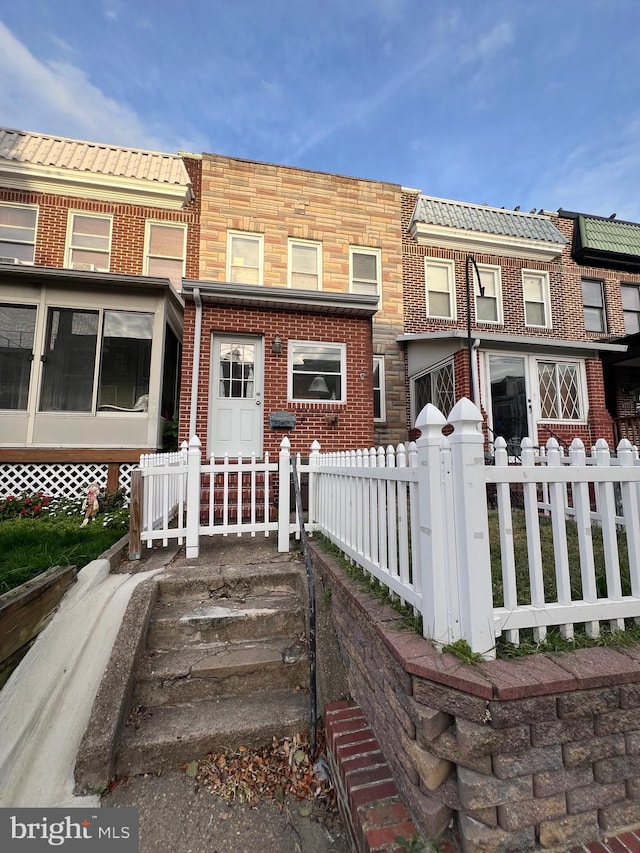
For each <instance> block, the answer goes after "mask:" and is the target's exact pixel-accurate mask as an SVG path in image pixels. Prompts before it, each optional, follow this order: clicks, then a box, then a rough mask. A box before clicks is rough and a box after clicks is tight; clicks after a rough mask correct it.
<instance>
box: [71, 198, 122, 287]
mask: <svg viewBox="0 0 640 853" xmlns="http://www.w3.org/2000/svg"><path fill="white" fill-rule="evenodd" d="M76 216H84V217H86V218H87V219H105V220H107V221H108V223H109V248H108V249H107V251H106V252H103V251H102V250H101V249H83V247H82V246H74V245H73V220H74V217H76ZM112 241H113V215H112V214H110V213H96V212H95V211H93V210H70V211H69V215H68V217H67V237H66V241H65V252H64V257H65V267H66V268H67V269H74V267H73V263H74V262H73V261H72V260H71V258H72V256H73V250H74V249H77V250H78V251H83V250H84V251H89V252H90V251H94V252H99V253H100V254H102V255H105V256H106V259H107V265H106V267H96V270H99V271H102V272H109V271H110V270H111V248H112Z"/></svg>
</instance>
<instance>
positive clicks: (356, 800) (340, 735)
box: [324, 700, 456, 853]
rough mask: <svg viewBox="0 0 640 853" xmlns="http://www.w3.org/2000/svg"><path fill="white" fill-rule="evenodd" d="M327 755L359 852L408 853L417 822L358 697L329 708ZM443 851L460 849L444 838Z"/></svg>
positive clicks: (451, 852) (349, 831)
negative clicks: (403, 842) (404, 845)
mask: <svg viewBox="0 0 640 853" xmlns="http://www.w3.org/2000/svg"><path fill="white" fill-rule="evenodd" d="M324 723H325V732H326V742H327V755H328V760H329V766H330V768H331V774H332V778H333V782H334V785H335V788H336V794H337V798H338V806H339V809H340V815H341V817H342V821H343V823H344V826H345V830H346V832H347V834H348V836H349V838H350V841H351V844H352V847H353V849H354V850H356V851H357V853H374V851H390V853H403V850H405V849H406V848H404V847H402V845H401V844H400V843H399V842H398V840H397V839H398V838H400V839H403V840H405V841H407V842H409V841H410V840H411V839H412V838H413V836H414V834H415V833H416V826H415V824H414V822H413V820H412V819H411V816H410V815H409V812H408V811H407V808H406V806H405V804H404V802H403V800H402V797H401V795H400V792H399V791H398V788H397V786H396V783H395V782H394V780H393V774H392V772H391V769H390V767H389V765H388V764H387V761H386V759H385V757H384V755H383V753H382V751H381V749H380V744H379V743H378V741H377V739H376V737H375V735H374V733H373V730H372V729H371V726H370V725H369V724H368V722H367V720H366V718H365V716H364V714H363V712H362V709H361V708H360V706H359V705H358V704H357V703H356V702H353V701H349V700H347V701H341V702H333V703H331V704H329V705H326V706H325V709H324ZM438 850H439V853H456V848H455V847H454V846H453V845H452V844H451V842H449V841H446V840H445V841H441V842H440V843H439V846H438Z"/></svg>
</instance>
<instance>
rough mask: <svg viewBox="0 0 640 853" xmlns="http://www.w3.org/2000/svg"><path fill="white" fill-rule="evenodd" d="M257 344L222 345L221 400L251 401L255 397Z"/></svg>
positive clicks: (222, 343) (226, 343)
mask: <svg viewBox="0 0 640 853" xmlns="http://www.w3.org/2000/svg"><path fill="white" fill-rule="evenodd" d="M255 360H256V347H255V344H242V343H235V342H221V343H220V361H219V367H220V381H219V387H218V396H219V397H220V398H229V397H231V398H236V399H250V400H252V399H253V398H254V396H255Z"/></svg>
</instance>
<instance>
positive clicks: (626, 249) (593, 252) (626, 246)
mask: <svg viewBox="0 0 640 853" xmlns="http://www.w3.org/2000/svg"><path fill="white" fill-rule="evenodd" d="M577 219H578V228H577V233H576V243H575V247H574V253H575V256H576V259H577V260H580V261H587V262H592V263H593V262H596V263H600V264H603V265H609V264H612V265H615V266H624V267H627V268H632V267H640V224H637V223H634V222H616V220H615V219H601V218H599V217H591V216H583V215H579V216H578V217H577Z"/></svg>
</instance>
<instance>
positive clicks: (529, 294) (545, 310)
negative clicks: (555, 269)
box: [522, 270, 551, 328]
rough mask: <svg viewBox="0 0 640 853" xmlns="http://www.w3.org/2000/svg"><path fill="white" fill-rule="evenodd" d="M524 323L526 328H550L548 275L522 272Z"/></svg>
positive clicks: (529, 271) (527, 271)
mask: <svg viewBox="0 0 640 853" xmlns="http://www.w3.org/2000/svg"><path fill="white" fill-rule="evenodd" d="M522 293H523V298H524V322H525V325H526V326H538V327H542V328H548V327H549V326H551V308H550V300H549V273H546V272H534V271H531V270H523V271H522Z"/></svg>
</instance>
